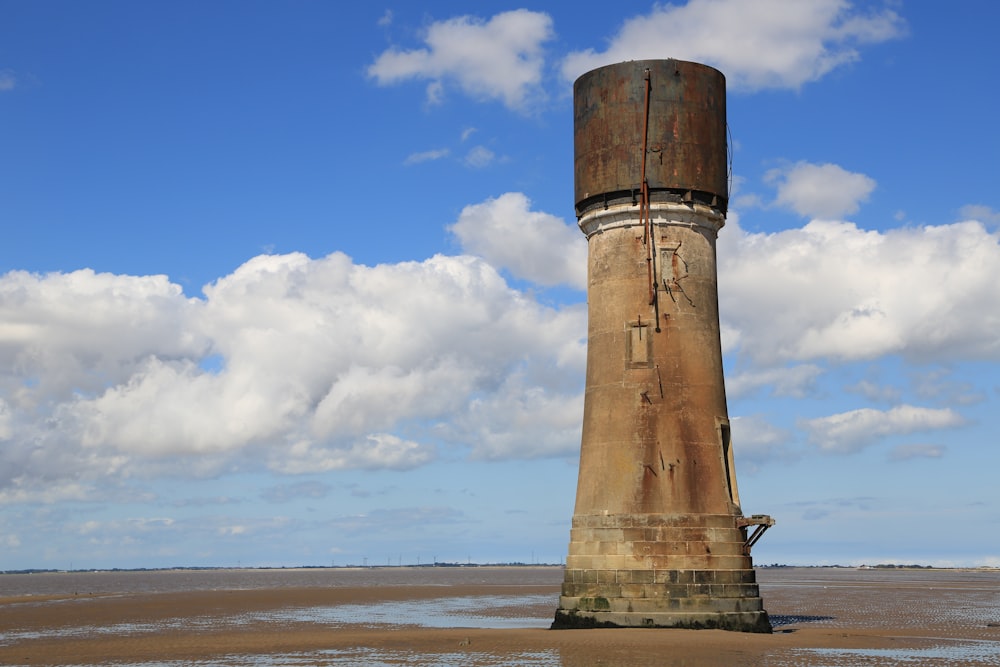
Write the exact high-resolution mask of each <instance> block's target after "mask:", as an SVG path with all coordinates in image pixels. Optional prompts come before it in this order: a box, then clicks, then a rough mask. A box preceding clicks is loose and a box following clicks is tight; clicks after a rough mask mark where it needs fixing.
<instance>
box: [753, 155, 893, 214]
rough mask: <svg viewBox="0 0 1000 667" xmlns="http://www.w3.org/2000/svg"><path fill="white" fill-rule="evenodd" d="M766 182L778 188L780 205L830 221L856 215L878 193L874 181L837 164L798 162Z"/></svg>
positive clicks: (769, 175) (768, 176)
mask: <svg viewBox="0 0 1000 667" xmlns="http://www.w3.org/2000/svg"><path fill="white" fill-rule="evenodd" d="M765 180H767V181H768V182H771V183H774V184H775V185H776V186H777V188H778V196H777V199H776V200H775V203H776V204H777V205H779V206H784V207H786V208H790V209H792V210H793V211H795V212H796V213H798V214H799V215H802V216H805V217H807V218H808V217H814V218H823V219H827V220H829V219H837V218H841V216H845V215H850V214H852V213H856V212H857V211H858V209H859V208H860V205H861V203H862V202H865V201H867V200H868V196H869V195H870V194H871V193H872V191H873V190H874V189H875V180H874V179H872V178H869V177H868V176H865V175H864V174H857V173H853V172H850V171H847V170H846V169H844V168H843V167H841V166H839V165H836V164H811V163H809V162H798V163H796V164H794V165H792V166H791V167H787V168H783V169H773V170H771V171H769V172H768V173H767V174H766V175H765Z"/></svg>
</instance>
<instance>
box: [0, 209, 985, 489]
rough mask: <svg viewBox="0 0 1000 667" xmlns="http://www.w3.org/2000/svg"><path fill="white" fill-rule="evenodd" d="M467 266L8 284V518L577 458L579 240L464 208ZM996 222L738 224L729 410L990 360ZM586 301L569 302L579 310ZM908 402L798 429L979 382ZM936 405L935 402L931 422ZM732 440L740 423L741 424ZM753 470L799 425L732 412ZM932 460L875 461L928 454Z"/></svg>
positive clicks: (3, 350)
mask: <svg viewBox="0 0 1000 667" xmlns="http://www.w3.org/2000/svg"><path fill="white" fill-rule="evenodd" d="M450 230H451V231H452V233H453V234H455V236H456V238H457V239H458V240H459V242H460V243H461V245H462V254H458V255H454V256H446V255H435V256H434V257H431V258H429V259H426V260H423V261H412V262H400V263H397V264H381V265H377V266H365V265H360V264H356V263H354V262H353V261H352V260H351V258H349V257H347V256H346V255H343V254H341V253H334V254H331V255H329V256H327V257H322V258H309V257H307V256H305V255H303V254H299V253H292V254H287V255H261V256H258V257H254V258H252V259H250V260H249V261H247V262H246V263H245V264H243V265H242V266H240V267H239V268H238V269H236V270H235V271H234V272H233V273H231V274H230V275H227V276H224V277H222V278H220V279H218V280H217V281H215V282H214V283H212V284H210V285H208V286H206V287H205V288H204V296H203V297H202V298H188V297H186V296H184V294H183V292H182V290H181V288H180V287H179V286H178V285H176V284H174V283H172V282H170V280H169V279H168V278H166V277H165V276H124V275H110V274H98V273H94V272H93V271H89V270H81V271H75V272H72V273H52V274H44V275H39V274H30V273H26V272H21V271H15V272H10V273H7V274H5V275H3V276H0V322H2V324H0V368H2V371H0V445H2V446H0V502H6V503H9V502H15V501H35V502H47V501H55V500H60V499H76V500H85V499H94V498H96V497H99V495H100V493H106V492H110V491H112V490H113V489H114V488H115V487H116V486H120V485H121V484H124V483H128V481H129V480H138V479H142V478H144V477H146V476H151V475H160V474H168V475H177V476H195V477H198V476H212V475H218V474H221V473H222V472H225V471H234V470H253V469H260V468H266V469H270V470H272V471H276V472H279V473H285V474H297V473H304V472H317V471H325V470H339V469H349V468H382V469H385V468H388V469H408V468H413V467H415V466H421V465H424V464H426V463H428V462H430V461H433V460H435V459H437V458H441V457H456V456H457V457H473V458H480V459H511V458H532V457H537V456H572V455H573V454H574V453H575V452H576V448H577V446H578V444H579V428H580V414H581V409H582V384H583V377H584V370H585V352H586V342H585V336H586V306H585V304H584V303H582V302H580V303H570V304H564V305H546V304H544V303H543V302H541V301H540V300H539V299H538V298H537V297H536V296H534V295H533V292H532V291H524V290H521V289H518V288H514V287H512V285H511V284H510V283H508V281H507V279H505V278H504V277H503V275H501V273H500V271H501V270H505V271H507V272H509V274H510V276H511V278H514V279H517V280H521V281H526V282H527V283H528V285H529V286H531V285H536V286H546V285H553V286H560V285H562V286H566V285H568V286H570V287H575V288H579V289H582V287H583V284H584V277H583V271H584V268H585V266H586V259H585V252H586V246H585V242H584V241H583V240H582V236H580V235H579V232H578V231H577V230H575V229H574V228H573V226H572V225H571V224H567V223H566V222H564V221H562V220H561V219H559V218H557V217H555V216H552V215H550V214H547V213H544V212H541V211H533V210H532V209H531V204H530V201H529V200H528V199H527V197H525V196H524V195H523V194H521V193H506V194H504V195H501V196H499V197H496V198H494V199H488V200H485V201H483V202H480V203H478V204H473V205H470V206H468V207H466V208H465V209H464V210H463V211H462V212H461V214H460V215H459V217H458V219H457V220H456V222H455V223H453V224H452V225H451V226H450ZM997 266H1000V231H992V232H991V231H989V230H988V229H987V228H986V227H985V226H984V225H983V224H982V223H980V222H979V221H976V220H966V221H962V222H957V223H953V224H947V225H939V226H923V227H912V228H901V229H892V230H889V231H872V230H863V229H860V228H858V227H857V226H856V225H855V224H853V223H850V222H845V221H835V220H834V221H831V220H813V221H811V222H809V223H807V224H806V225H804V226H803V227H802V228H799V229H790V230H784V231H779V232H773V233H764V232H761V233H749V232H746V231H744V230H742V229H741V228H740V226H739V220H738V215H737V214H736V213H735V212H734V213H733V214H732V215H731V216H730V220H729V222H728V224H727V226H726V228H725V229H724V230H723V232H722V234H721V235H720V241H719V280H720V301H721V312H722V317H723V320H724V321H723V325H724V330H725V331H726V332H727V333H726V338H727V340H728V341H729V342H728V350H729V354H731V355H736V358H737V359H738V363H737V365H738V367H739V368H740V371H739V372H738V373H735V374H733V375H732V377H730V378H729V380H728V382H729V387H730V391H731V393H732V394H733V395H734V396H740V395H747V394H751V393H754V392H759V391H768V392H770V393H771V394H773V395H774V396H777V397H782V396H783V397H791V398H801V397H803V396H807V395H808V394H809V393H810V392H811V391H813V388H814V386H815V384H816V383H817V381H818V378H819V377H820V376H821V375H822V374H823V373H824V372H825V371H826V368H827V367H829V366H830V365H831V364H838V363H850V362H854V361H858V360H873V359H877V358H880V357H884V356H886V355H898V356H901V357H903V358H904V359H905V358H911V359H914V360H917V361H920V362H947V361H950V360H956V359H959V360H969V359H973V360H983V361H987V362H996V361H998V360H1000V342H998V339H997V337H996V331H997V330H1000V292H998V291H997V290H996V285H995V279H994V278H995V272H996V267H997ZM581 296H582V295H581ZM915 382H917V384H916V385H915V386H916V391H917V393H916V396H917V398H918V399H921V398H922V399H925V400H926V401H928V402H930V403H931V404H936V405H935V406H933V407H927V406H921V405H917V404H912V403H911V404H897V401H898V393H897V392H895V391H891V390H890V389H891V388H890V389H886V388H880V387H879V386H877V385H876V384H875V383H873V382H870V381H865V382H863V383H860V384H857V385H853V386H852V387H846V388H845V389H846V390H847V391H848V392H849V393H853V394H854V395H870V394H872V393H873V392H875V393H877V394H878V395H879V396H880V397H881V400H884V401H888V402H890V403H892V406H891V407H889V408H888V409H887V410H874V409H870V408H865V409H859V410H847V411H844V412H840V413H838V414H834V415H829V416H826V417H815V418H812V419H809V420H805V421H801V422H800V423H799V424H798V429H799V431H800V433H801V434H802V435H803V436H804V437H806V438H807V439H808V440H809V441H810V442H811V443H812V444H813V445H815V446H816V447H817V448H818V449H820V450H822V451H827V452H832V453H841V454H849V453H852V452H856V451H860V450H861V449H863V448H865V447H867V446H870V445H871V444H873V443H875V442H877V441H879V440H880V439H882V438H885V437H888V436H891V435H893V434H900V433H918V432H922V431H926V430H940V429H949V428H955V427H959V426H961V425H963V424H964V423H965V421H964V417H962V415H961V414H960V413H959V412H958V411H957V410H958V409H959V408H960V407H961V406H962V405H964V404H966V403H969V402H974V401H975V400H977V398H976V397H977V396H978V394H977V393H976V390H975V388H974V387H970V386H966V385H964V384H961V383H956V382H954V381H951V380H950V379H949V378H948V376H947V374H942V373H925V374H924V375H923V376H920V377H918V378H917V379H916V380H915ZM942 402H944V404H945V405H948V406H949V407H940V405H942ZM736 423H737V424H739V423H740V422H736ZM742 423H743V424H744V425H745V426H746V427H747V429H746V430H747V434H746V435H747V438H746V440H747V442H748V443H750V444H751V445H752V446H751V447H750V450H748V451H749V454H748V455H749V456H751V458H753V459H755V460H758V461H759V460H763V459H764V458H765V457H766V456H768V455H774V456H778V455H785V453H787V451H786V448H787V446H788V444H789V443H790V442H792V441H794V440H795V436H794V434H790V433H788V432H787V431H786V430H783V429H776V428H775V427H773V426H771V425H769V424H767V423H766V421H765V420H764V419H763V418H761V417H758V416H752V415H751V416H748V417H747V418H745V419H744V420H742ZM942 451H943V450H942V449H940V448H936V446H933V445H931V446H927V447H923V448H916V447H911V448H908V449H907V448H903V449H899V450H897V451H896V452H895V453H894V454H893V457H894V459H895V460H903V459H906V458H913V457H916V456H921V457H933V456H938V455H940V453H941V452H942Z"/></svg>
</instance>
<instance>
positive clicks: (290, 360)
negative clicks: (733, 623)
mask: <svg viewBox="0 0 1000 667" xmlns="http://www.w3.org/2000/svg"><path fill="white" fill-rule="evenodd" d="M363 4H364V3H346V4H345V3H330V2H318V1H316V2H312V1H307V0H298V1H294V2H252V1H242V0H241V1H239V2H236V1H228V2H227V1H224V0H220V1H217V2H211V3H203V2H188V1H172V2H144V3H135V2H125V1H122V2H114V1H95V2H87V3H81V2H71V1H68V0H67V1H52V0H0V224H2V228H3V236H4V241H3V243H2V244H0V569H11V568H28V567H48V568H69V567H76V568H89V567H159V566H172V565H220V566H228V565H238V564H241V565H244V566H246V565H252V566H257V565H261V566H264V565H279V566H280V565H287V566H291V565H300V564H314V565H324V564H331V563H333V564H337V565H345V564H352V563H353V564H362V563H365V562H367V563H369V564H384V563H392V564H396V563H416V562H423V563H426V562H430V561H431V560H434V559H436V560H440V561H461V562H465V561H469V560H471V561H480V562H485V561H515V560H516V561H525V562H530V561H538V562H559V561H561V560H562V559H563V558H564V557H565V552H566V545H567V543H568V539H569V522H570V518H571V516H572V512H573V500H574V493H575V484H576V473H577V452H578V448H579V431H580V421H581V417H582V415H581V412H582V389H583V379H584V372H585V350H586V295H585V293H584V292H583V291H582V288H583V284H584V276H585V271H586V243H585V241H584V239H583V236H582V234H580V232H579V230H578V229H577V228H576V224H575V219H574V216H573V184H572V178H573V176H572V173H573V168H572V159H573V156H572V108H571V84H572V81H573V79H574V78H575V77H576V76H578V75H579V74H581V73H583V72H584V71H586V70H587V69H590V68H592V67H597V66H600V65H604V64H608V63H611V62H617V61H621V60H629V59H638V58H660V57H664V58H665V57H676V58H682V59H688V60H695V61H699V62H704V63H707V64H711V65H713V66H715V67H718V68H719V69H721V70H722V71H723V72H724V73H725V74H726V76H727V81H728V86H729V98H728V107H729V125H730V129H731V132H732V138H733V183H732V190H733V197H732V202H731V207H730V216H729V220H728V222H727V225H726V227H725V228H724V229H723V230H722V232H721V233H720V238H719V281H720V308H721V319H722V325H723V332H724V333H723V344H724V350H725V363H726V373H727V378H726V381H727V391H728V396H729V411H730V416H731V417H732V418H733V428H732V431H733V439H734V444H735V449H736V456H737V476H738V480H739V484H740V495H741V499H742V501H743V509H744V512H746V513H747V514H750V513H767V514H770V515H772V516H774V517H775V519H776V520H777V522H778V523H777V526H776V527H775V528H774V529H772V530H771V531H769V532H768V533H767V535H766V536H765V537H764V538H763V539H762V540H761V542H759V543H758V545H757V546H756V547H755V549H754V559H755V561H756V562H757V563H772V562H781V563H793V564H800V563H801V564H824V563H842V564H851V563H857V564H860V563H871V562H920V563H925V564H936V565H994V566H997V565H1000V530H998V528H1000V496H998V493H997V491H996V488H995V478H996V470H997V468H998V467H1000V451H998V448H997V436H996V433H997V432H1000V416H998V413H1000V410H998V408H1000V379H998V377H1000V376H998V370H1000V363H998V362H1000V336H998V334H997V332H998V331H1000V287H998V278H1000V200H998V194H997V180H996V178H997V177H996V174H997V168H996V166H995V164H994V159H995V157H996V156H997V155H998V154H1000V131H998V130H997V126H996V122H995V116H996V107H997V103H996V100H997V97H996V96H997V93H996V91H995V86H994V85H993V74H992V65H993V64H994V63H996V62H998V61H1000V46H998V45H997V41H996V39H995V36H994V34H993V32H994V26H995V25H996V20H997V18H998V16H997V12H998V9H997V8H996V6H995V5H994V3H987V2H964V3H959V4H956V5H954V6H952V7H949V11H947V12H942V11H940V8H939V6H938V5H937V4H936V3H923V2H891V1H890V2H854V3H852V2H847V1H846V0H812V1H810V2H801V1H798V0H690V1H689V2H687V3H686V4H675V5H670V4H656V5H654V4H651V3H649V2H631V1H628V0H625V1H622V2H618V3H615V4H614V8H613V9H614V11H613V12H612V11H609V8H608V5H607V3H600V4H599V3H588V2H577V3H539V4H535V5H528V6H524V7H520V6H518V5H510V4H503V3H497V2H481V3H476V6H475V9H474V10H472V12H473V13H470V8H469V4H468V3H457V2H444V1H436V2H428V3H424V4H418V3H403V4H402V5H398V6H393V5H387V6H369V7H362V6H361V5H363Z"/></svg>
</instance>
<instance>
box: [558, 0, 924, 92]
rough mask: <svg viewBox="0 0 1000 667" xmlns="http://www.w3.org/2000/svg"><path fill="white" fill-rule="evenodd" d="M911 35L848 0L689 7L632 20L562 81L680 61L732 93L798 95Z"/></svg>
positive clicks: (572, 57)
mask: <svg viewBox="0 0 1000 667" xmlns="http://www.w3.org/2000/svg"><path fill="white" fill-rule="evenodd" d="M904 31H905V24H904V22H903V20H902V19H901V18H900V17H899V15H898V14H896V13H895V12H894V11H892V10H891V9H888V8H882V9H877V10H872V11H869V12H864V11H860V10H858V9H855V8H854V7H853V5H852V3H850V2H848V1H847V0H813V1H812V2H799V1H798V0H690V2H688V3H687V4H685V5H681V6H677V5H673V4H665V5H657V6H655V7H654V8H653V10H652V11H651V12H650V13H649V14H646V15H644V16H637V17H634V18H631V19H628V20H627V21H626V22H625V23H624V24H623V25H622V27H621V29H620V30H619V31H618V32H617V33H616V34H615V35H614V36H613V37H612V38H611V40H610V43H609V45H608V48H607V49H606V50H605V51H603V52H597V51H595V50H593V49H587V50H584V51H578V52H575V53H571V54H569V55H568V56H566V58H565V59H564V60H563V63H562V75H563V77H564V78H565V79H566V80H568V81H573V80H575V79H576V78H577V77H578V76H580V75H581V74H583V73H584V72H587V71H589V70H591V69H594V68H596V67H601V66H603V65H608V64H611V63H616V62H623V61H627V60H646V59H655V58H678V59H681V60H693V61H696V62H700V63H705V64H708V65H713V66H715V67H716V68H718V69H720V70H722V71H723V72H724V73H725V75H726V79H727V82H728V84H729V87H730V88H732V89H737V90H748V91H749V90H760V89H765V88H792V89H797V88H800V87H801V86H802V85H803V84H806V83H809V82H811V81H816V80H818V79H820V78H822V77H823V76H824V75H826V74H828V73H830V72H831V71H833V70H834V69H836V68H838V67H841V66H844V65H847V64H849V63H852V62H855V61H857V60H859V59H860V57H861V56H860V53H859V51H858V47H859V46H861V45H864V44H873V43H878V42H883V41H886V40H890V39H894V38H897V37H899V36H901V35H902V34H903V33H904Z"/></svg>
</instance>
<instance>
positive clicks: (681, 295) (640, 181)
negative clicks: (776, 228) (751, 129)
mask: <svg viewBox="0 0 1000 667" xmlns="http://www.w3.org/2000/svg"><path fill="white" fill-rule="evenodd" d="M573 92H574V146H575V196H576V213H577V217H578V220H579V225H580V229H581V230H582V231H583V233H584V234H585V235H586V236H587V239H588V246H589V258H588V282H587V299H588V303H589V319H588V335H589V342H588V347H587V380H586V394H585V401H584V415H583V437H582V442H581V447H580V472H579V479H578V483H577V494H576V508H575V510H574V516H573V524H572V529H571V533H570V543H569V555H568V557H567V558H566V573H565V579H564V582H563V586H562V595H561V596H560V598H559V609H558V610H557V611H556V617H555V621H554V623H553V625H552V627H553V628H575V627H599V626H622V627H632V626H646V627H650V626H651V627H685V628H723V629H728V630H740V631H750V632H770V631H771V625H770V621H769V620H768V617H767V612H766V611H764V608H763V603H762V601H761V598H760V595H759V592H758V588H757V584H756V578H755V574H754V570H753V564H752V562H751V559H750V547H751V546H752V545H753V543H754V542H755V541H756V540H757V539H758V538H759V537H760V535H761V534H762V533H763V531H764V530H766V529H767V528H768V527H769V526H771V525H773V523H774V522H773V520H772V519H771V518H770V517H767V516H763V515H755V516H753V517H749V518H747V517H744V516H743V513H742V511H741V509H740V499H739V493H738V491H737V486H736V476H735V470H734V467H733V452H732V447H731V443H730V434H729V418H728V412H727V409H726V393H725V386H724V383H723V374H722V346H721V342H720V335H719V308H718V287H717V277H716V260H715V242H716V235H717V233H718V231H719V229H720V228H721V227H722V226H723V224H725V216H726V207H727V204H728V158H727V143H726V97H725V77H724V76H723V75H722V73H721V72H719V71H717V70H715V69H713V68H711V67H707V66H705V65H700V64H697V63H690V62H684V61H679V60H647V61H631V62H626V63H619V64H616V65H609V66H607V67H601V68H599V69H596V70H593V71H591V72H588V73H586V74H584V75H583V76H581V77H580V78H579V79H577V81H576V83H575V84H574V91H573ZM749 526H755V529H754V532H753V533H752V534H751V535H750V536H749V537H748V535H747V529H748V527H749Z"/></svg>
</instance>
